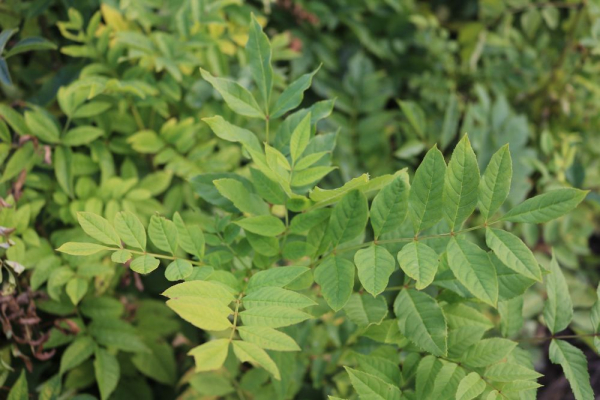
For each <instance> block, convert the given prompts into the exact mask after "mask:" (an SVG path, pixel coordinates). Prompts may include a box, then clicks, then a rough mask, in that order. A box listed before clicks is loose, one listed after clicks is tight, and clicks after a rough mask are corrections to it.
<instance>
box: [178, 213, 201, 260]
mask: <svg viewBox="0 0 600 400" xmlns="http://www.w3.org/2000/svg"><path fill="white" fill-rule="evenodd" d="M173 222H174V223H175V226H176V227H177V233H178V235H179V245H180V246H181V248H182V249H183V250H185V251H186V252H188V253H190V254H192V255H194V256H196V257H198V259H199V260H201V259H202V258H203V257H204V233H203V232H202V229H201V228H200V226H198V225H195V224H192V225H189V226H188V225H186V224H185V222H183V218H181V215H179V213H178V212H176V213H175V214H174V215H173Z"/></svg>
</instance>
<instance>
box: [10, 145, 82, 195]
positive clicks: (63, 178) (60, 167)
mask: <svg viewBox="0 0 600 400" xmlns="http://www.w3.org/2000/svg"><path fill="white" fill-rule="evenodd" d="M11 161H12V159H11ZM52 163H53V164H54V174H55V175H56V180H57V181H58V184H59V185H60V187H61V189H62V190H64V191H65V193H67V194H68V195H69V196H71V197H72V196H73V153H72V152H71V150H70V149H69V148H67V147H62V146H58V147H56V148H55V149H54V157H53V159H52ZM7 169H8V167H7Z"/></svg>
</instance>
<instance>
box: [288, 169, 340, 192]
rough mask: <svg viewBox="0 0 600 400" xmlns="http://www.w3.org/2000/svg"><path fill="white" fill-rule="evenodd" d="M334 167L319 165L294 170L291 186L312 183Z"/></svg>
mask: <svg viewBox="0 0 600 400" xmlns="http://www.w3.org/2000/svg"><path fill="white" fill-rule="evenodd" d="M335 169H337V168H336V167H327V166H321V167H312V168H307V169H303V170H302V171H295V172H294V176H293V177H292V186H293V187H303V186H308V185H314V184H316V183H317V182H319V181H320V180H321V179H323V177H325V176H326V175H327V174H329V173H330V172H331V171H333V170H335Z"/></svg>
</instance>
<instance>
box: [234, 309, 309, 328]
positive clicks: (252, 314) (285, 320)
mask: <svg viewBox="0 0 600 400" xmlns="http://www.w3.org/2000/svg"><path fill="white" fill-rule="evenodd" d="M240 317H241V318H242V322H243V323H244V325H248V326H267V327H271V328H281V327H284V326H289V325H294V324H297V323H300V322H302V321H306V320H307V319H310V318H312V316H311V315H310V314H307V313H305V312H304V311H300V310H296V309H294V308H288V307H280V306H267V307H257V308H251V309H249V310H244V311H242V312H241V313H240Z"/></svg>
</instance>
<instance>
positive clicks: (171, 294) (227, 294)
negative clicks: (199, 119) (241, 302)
mask: <svg viewBox="0 0 600 400" xmlns="http://www.w3.org/2000/svg"><path fill="white" fill-rule="evenodd" d="M162 295H163V296H166V297H168V298H170V299H179V298H183V297H191V298H195V299H196V300H197V301H198V302H202V301H203V299H214V300H218V301H220V302H221V303H223V305H224V306H226V305H228V304H229V303H231V302H232V301H233V300H234V296H233V293H232V292H231V290H230V289H229V288H228V287H227V286H226V285H223V284H220V283H219V282H209V281H200V280H197V281H189V282H183V283H179V284H177V285H174V286H171V287H170V288H168V289H167V290H165V291H164V292H163V293H162Z"/></svg>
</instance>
